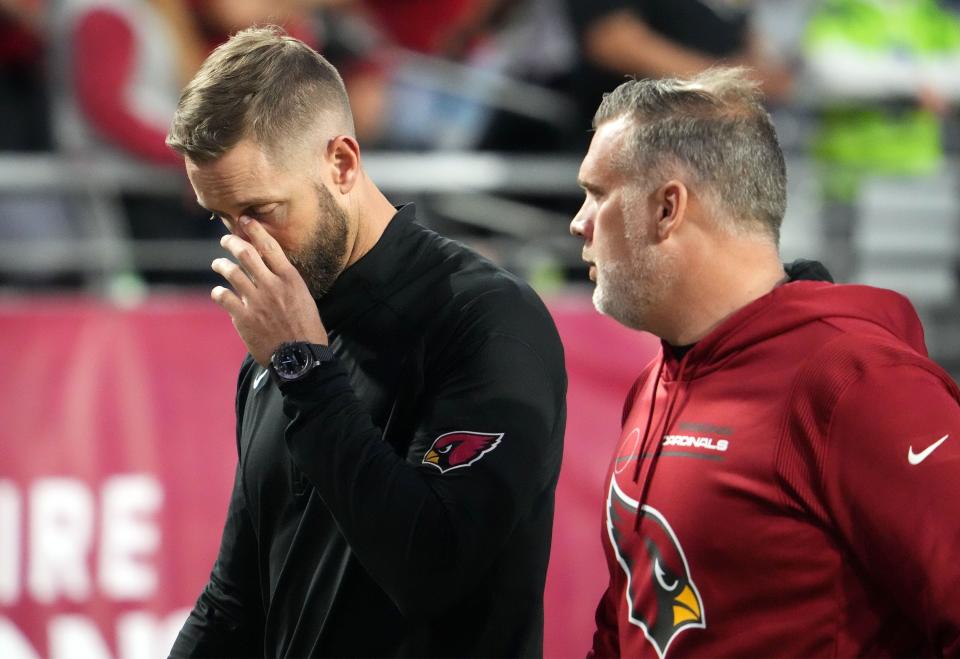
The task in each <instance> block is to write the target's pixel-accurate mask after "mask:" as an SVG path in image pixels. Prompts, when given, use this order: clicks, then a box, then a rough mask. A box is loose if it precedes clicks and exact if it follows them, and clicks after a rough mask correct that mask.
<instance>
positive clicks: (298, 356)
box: [270, 341, 334, 382]
mask: <svg viewBox="0 0 960 659" xmlns="http://www.w3.org/2000/svg"><path fill="white" fill-rule="evenodd" d="M333 358H334V355H333V350H331V349H330V347H329V346H325V345H319V344H317V343H307V342H305V341H291V342H288V343H281V344H280V347H279V348H277V349H276V351H275V352H274V353H273V355H272V356H271V357H270V367H271V368H272V369H273V372H274V373H276V375H277V377H278V378H279V379H280V381H281V382H298V381H300V380H303V379H305V378H306V377H307V376H308V375H309V374H310V372H311V371H313V369H315V368H317V367H318V366H320V365H321V364H324V363H325V362H330V361H333Z"/></svg>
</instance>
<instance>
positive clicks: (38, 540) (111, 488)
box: [0, 474, 164, 659]
mask: <svg viewBox="0 0 960 659" xmlns="http://www.w3.org/2000/svg"><path fill="white" fill-rule="evenodd" d="M163 496H164V494H163V487H162V486H161V484H160V482H159V481H158V480H157V479H156V478H155V477H153V476H151V475H149V474H122V475H118V476H112V477H110V478H107V479H106V480H105V481H104V484H103V488H102V490H101V493H100V510H99V513H100V515H99V518H98V517H97V516H96V503H95V498H94V493H93V492H92V491H91V489H90V487H89V485H88V484H87V483H85V482H84V481H82V480H80V479H76V478H40V479H38V480H36V481H34V482H33V483H32V485H31V486H30V488H29V490H28V494H27V495H26V496H24V495H23V494H22V493H21V491H20V489H19V488H18V486H17V484H15V483H14V482H12V481H9V480H0V605H3V606H10V605H13V604H16V603H17V601H19V600H20V598H22V597H23V596H24V592H23V591H24V588H23V582H24V571H26V585H27V588H26V592H27V593H28V594H29V596H30V597H32V598H33V599H34V600H36V601H37V602H38V603H40V604H52V603H54V602H56V601H57V600H58V599H60V598H64V599H67V600H70V601H73V602H84V601H85V600H88V599H89V598H90V597H92V596H93V595H94V576H93V574H92V573H91V568H92V566H96V568H97V572H96V586H97V587H98V591H99V592H100V593H101V594H102V595H103V596H104V597H106V598H109V599H111V600H126V601H129V600H147V599H149V598H150V597H152V596H153V595H154V593H156V591H157V588H158V586H159V577H158V574H157V569H156V566H155V565H154V563H153V561H155V559H156V554H157V552H158V551H159V550H160V541H161V537H160V526H159V521H158V519H157V517H158V514H159V512H160V509H161V506H162V505H163ZM24 500H25V501H26V502H24ZM25 510H26V515H27V518H28V519H27V522H26V526H27V535H26V539H27V542H26V543H24V542H23V540H24V528H23V527H24V519H23V518H24V512H25ZM97 527H98V528H99V537H98V540H99V542H98V543H97V544H96V545H94V529H95V528H97ZM95 546H96V549H97V550H98V554H97V555H96V556H95V557H94V556H92V555H91V554H92V552H93V550H94V547H95ZM0 659H3V657H2V653H0Z"/></svg>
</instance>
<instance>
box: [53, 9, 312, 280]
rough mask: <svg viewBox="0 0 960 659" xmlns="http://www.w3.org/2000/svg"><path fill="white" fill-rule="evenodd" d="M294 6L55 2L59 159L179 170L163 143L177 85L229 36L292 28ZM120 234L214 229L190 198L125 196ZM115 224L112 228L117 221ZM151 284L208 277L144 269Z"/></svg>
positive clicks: (160, 236) (302, 19)
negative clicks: (269, 25) (267, 25)
mask: <svg viewBox="0 0 960 659" xmlns="http://www.w3.org/2000/svg"><path fill="white" fill-rule="evenodd" d="M307 9H308V7H305V6H304V5H303V3H301V2H300V1H299V0H270V1H269V2H267V1H266V0H231V1H229V2H227V1H225V0H51V6H50V10H51V17H52V26H51V30H52V35H53V38H52V40H51V43H53V44H54V48H53V51H54V52H53V67H52V69H53V74H54V76H55V77H54V86H53V93H54V110H55V113H54V135H55V137H56V144H57V146H58V148H59V150H60V152H61V153H64V154H66V155H69V156H71V157H73V158H79V159H86V158H91V157H94V158H109V159H111V160H114V161H120V162H130V163H144V164H150V165H159V166H163V167H169V168H171V169H172V168H179V167H180V166H181V159H180V158H179V157H178V156H177V155H176V154H175V153H173V152H171V151H170V149H168V148H167V147H166V145H165V143H164V140H165V137H166V132H167V128H168V126H169V124H170V120H171V119H172V117H173V114H174V111H175V109H176V104H177V98H178V97H179V93H180V89H181V88H182V87H183V86H184V85H185V84H186V83H187V82H188V81H189V80H190V79H191V78H192V77H193V75H194V74H195V73H196V71H197V69H198V68H199V66H200V63H201V62H202V61H203V59H204V57H205V56H206V55H207V54H208V53H209V51H210V49H212V48H213V47H214V46H216V44H218V43H220V42H222V41H224V40H225V39H226V38H227V36H228V35H229V34H231V33H232V32H235V31H236V30H238V29H242V28H244V27H246V26H248V25H250V24H253V23H258V22H265V21H268V20H272V21H276V22H278V23H283V24H286V25H288V26H291V27H293V26H296V29H295V31H296V32H297V33H298V34H301V35H303V36H305V35H304V32H306V30H307V29H308V26H307V19H308V13H307ZM122 211H123V216H124V217H123V218H122V219H123V220H125V222H126V224H125V225H122V226H119V227H118V228H117V231H119V232H120V233H121V235H124V236H125V237H128V238H133V239H135V240H174V239H202V238H209V237H213V236H215V235H219V233H220V231H221V230H220V228H219V227H217V226H214V225H213V224H204V223H202V222H198V219H200V218H201V217H203V214H202V213H200V212H199V211H198V210H197V208H196V206H195V204H194V203H193V202H192V200H189V201H188V200H187V198H186V197H184V198H181V199H178V198H170V197H165V196H162V195H159V194H146V193H133V192H125V193H124V194H123V195H122ZM119 223H120V222H118V224H119ZM140 270H141V271H140V272H139V273H136V274H134V273H131V274H132V275H133V276H134V277H135V278H136V277H138V276H139V275H143V276H144V278H145V279H146V280H147V281H148V282H149V283H175V284H182V283H198V282H206V281H208V280H209V279H210V276H209V273H207V272H202V273H182V272H168V271H163V270H157V271H152V270H145V271H144V270H143V269H142V268H141V269H140Z"/></svg>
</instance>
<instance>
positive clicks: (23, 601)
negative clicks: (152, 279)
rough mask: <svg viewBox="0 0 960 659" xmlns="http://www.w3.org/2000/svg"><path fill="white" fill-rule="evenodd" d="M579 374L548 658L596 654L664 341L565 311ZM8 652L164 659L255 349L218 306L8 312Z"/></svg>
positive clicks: (4, 504) (1, 436) (582, 308)
mask: <svg viewBox="0 0 960 659" xmlns="http://www.w3.org/2000/svg"><path fill="white" fill-rule="evenodd" d="M550 306H551V310H552V311H553V313H554V317H555V319H556V321H557V326H558V327H559V329H560V333H561V336H562V337H563V340H564V345H565V348H566V359H567V369H568V372H569V377H570V387H569V396H568V407H569V410H568V422H567V436H566V447H565V453H564V464H563V469H562V472H561V478H560V484H559V486H558V496H557V506H556V511H557V512H556V522H555V529H554V540H553V549H552V556H551V562H550V571H549V574H548V581H547V600H546V629H545V648H544V650H545V655H546V656H547V657H582V656H583V655H584V654H585V652H586V650H587V649H588V648H589V644H590V637H591V633H592V631H593V611H594V608H595V606H596V603H597V601H598V599H599V597H600V594H601V592H602V590H603V588H604V586H605V584H606V570H605V566H604V564H603V555H602V551H601V549H600V528H601V527H600V510H601V499H602V479H603V475H604V472H605V469H606V466H607V461H608V460H609V457H610V453H611V451H612V450H613V448H614V443H615V442H616V439H617V436H618V432H619V419H620V409H621V406H622V403H623V396H624V394H625V393H626V391H627V389H629V387H630V384H631V383H632V381H633V379H634V378H635V377H636V375H637V373H638V372H639V370H640V369H641V368H642V366H643V364H644V363H646V362H647V361H648V360H649V359H650V357H651V356H652V354H653V351H654V350H655V348H656V344H655V343H654V342H653V341H652V340H651V338H650V337H648V336H644V335H640V334H637V333H635V332H631V331H628V330H626V329H624V328H622V327H620V326H619V325H617V324H616V323H614V322H613V321H610V320H609V319H606V318H603V317H601V316H599V315H597V314H596V312H595V311H593V309H592V307H591V306H590V303H589V300H588V299H582V298H575V299H570V298H565V299H558V300H554V301H553V302H552V303H551V305H550ZM0 337H2V342H0V374H2V376H0V657H2V658H3V659H153V658H158V657H165V656H166V652H167V650H168V649H169V647H170V644H171V643H172V640H173V638H174V637H175V635H176V633H177V631H178V630H179V628H180V625H181V624H182V622H183V619H184V618H185V616H186V614H187V612H188V611H189V608H190V607H191V606H192V604H193V602H194V600H195V599H196V597H197V595H198V594H199V592H200V589H201V588H202V587H203V584H204V583H205V582H206V578H207V575H208V574H209V571H210V567H211V566H212V564H213V559H214V557H215V555H216V551H217V546H218V543H219V535H220V529H221V527H222V525H223V520H224V516H225V512H226V504H227V500H228V498H229V493H230V488H231V483H232V479H233V470H234V467H235V464H236V444H235V440H234V432H233V429H234V417H233V395H234V388H235V383H236V373H237V368H238V366H239V364H240V361H241V359H242V357H243V354H244V348H243V345H242V343H241V342H240V340H239V339H238V338H237V336H236V334H235V332H234V330H233V327H232V325H231V323H230V320H229V318H228V317H227V316H226V315H225V314H223V313H222V312H221V311H220V309H219V308H218V307H216V305H214V304H213V303H212V302H209V301H208V300H206V299H205V298H169V299H165V298H154V299H151V300H150V301H149V302H148V303H146V304H145V305H142V306H139V307H137V308H136V309H119V308H116V307H113V306H110V305H108V304H106V303H102V302H95V301H74V300H22V301H9V300H8V301H4V302H2V303H0Z"/></svg>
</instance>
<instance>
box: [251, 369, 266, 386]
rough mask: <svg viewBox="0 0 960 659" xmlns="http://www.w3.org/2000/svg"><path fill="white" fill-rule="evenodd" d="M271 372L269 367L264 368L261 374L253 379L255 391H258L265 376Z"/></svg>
mask: <svg viewBox="0 0 960 659" xmlns="http://www.w3.org/2000/svg"><path fill="white" fill-rule="evenodd" d="M269 372H270V369H268V368H265V369H263V371H261V373H260V375H258V376H257V378H256V379H255V380H254V381H253V390H254V391H256V390H257V389H259V388H260V383H261V382H263V378H265V377H266V376H267V373H269Z"/></svg>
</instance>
